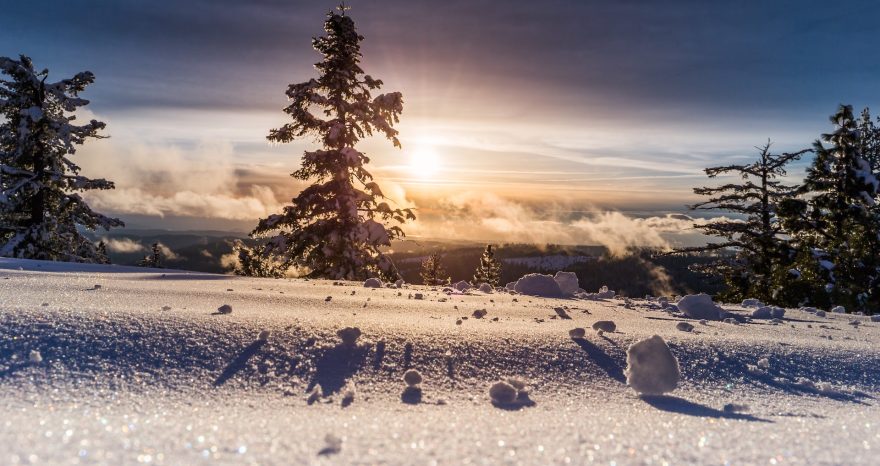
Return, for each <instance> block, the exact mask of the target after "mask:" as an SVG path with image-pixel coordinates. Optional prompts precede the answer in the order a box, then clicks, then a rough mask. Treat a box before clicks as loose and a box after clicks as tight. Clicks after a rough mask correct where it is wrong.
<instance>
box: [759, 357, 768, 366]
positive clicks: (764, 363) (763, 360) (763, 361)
mask: <svg viewBox="0 0 880 466" xmlns="http://www.w3.org/2000/svg"><path fill="white" fill-rule="evenodd" d="M758 367H760V368H761V369H769V368H770V360H769V359H767V358H761V359H759V360H758Z"/></svg>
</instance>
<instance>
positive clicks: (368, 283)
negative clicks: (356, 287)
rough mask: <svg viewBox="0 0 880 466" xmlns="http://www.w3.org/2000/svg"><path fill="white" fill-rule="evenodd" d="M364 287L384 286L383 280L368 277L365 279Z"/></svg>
mask: <svg viewBox="0 0 880 466" xmlns="http://www.w3.org/2000/svg"><path fill="white" fill-rule="evenodd" d="M364 288H382V280H379V279H378V278H375V277H374V278H368V279H366V280H364Z"/></svg>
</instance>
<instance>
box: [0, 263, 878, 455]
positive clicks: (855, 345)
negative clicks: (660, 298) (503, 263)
mask: <svg viewBox="0 0 880 466" xmlns="http://www.w3.org/2000/svg"><path fill="white" fill-rule="evenodd" d="M19 267H21V269H22V270H19ZM95 284H101V285H102V289H101V290H100V291H94V290H91V289H92V288H93V286H94V285H95ZM361 284H362V282H360V281H358V282H345V285H346V286H345V287H340V286H333V284H332V282H331V281H324V280H309V281H305V280H296V279H293V280H270V279H254V278H242V277H232V276H222V275H211V274H202V273H193V272H183V271H173V270H150V269H139V268H128V267H119V266H97V265H88V264H59V263H49V262H38V261H19V260H10V259H0V334H2V337H3V338H0V374H2V376H0V464H20V463H28V462H34V463H40V464H69V463H74V462H79V463H93V464H134V463H137V462H138V461H139V458H140V461H141V462H145V461H146V455H152V456H151V460H152V462H154V463H164V464H203V463H208V462H211V463H217V464H279V463H285V464H329V463H330V462H333V463H334V464H389V465H400V464H429V463H432V462H436V463H437V464H571V463H574V464H591V463H598V464H611V463H616V464H662V463H664V462H665V463H668V464H715V463H729V464H768V463H770V462H771V460H773V461H776V462H777V464H848V465H869V464H876V451H877V449H878V448H880V437H878V434H880V427H878V425H877V423H876V422H875V420H876V419H880V407H878V405H877V403H876V400H877V399H878V396H880V373H878V371H877V370H876V368H877V367H878V365H880V346H878V345H877V342H878V339H880V324H877V323H874V322H871V321H869V319H868V318H867V317H861V318H859V319H860V320H861V321H862V324H861V325H860V326H858V328H855V327H854V326H850V325H847V323H848V322H849V321H850V320H851V319H853V318H855V317H852V316H850V315H840V314H828V316H827V317H826V318H817V317H816V315H814V314H813V313H809V312H801V311H799V310H792V309H787V310H786V311H787V312H786V316H791V319H790V320H787V321H786V322H785V325H766V322H755V323H748V322H745V323H743V324H741V325H736V326H734V325H726V324H721V323H718V322H711V321H707V322H706V323H705V324H701V325H697V323H696V322H693V324H694V325H696V329H695V331H693V332H690V333H686V332H682V331H679V330H677V329H676V324H677V322H678V321H679V320H680V318H679V317H677V316H669V315H667V312H658V310H656V309H654V310H652V308H651V305H654V306H656V302H653V301H646V300H642V299H634V298H632V299H631V301H632V308H625V307H623V306H620V305H618V304H621V302H620V301H617V300H612V301H590V300H569V301H564V302H560V301H556V300H549V299H541V298H536V297H525V298H524V297H522V296H511V295H507V294H496V295H492V296H491V298H493V301H494V302H490V300H489V299H488V298H489V297H488V296H486V295H482V294H475V295H466V294H462V295H455V296H454V297H450V299H449V301H448V302H443V303H441V302H439V301H438V298H440V297H445V296H446V295H445V294H443V293H442V292H441V291H432V290H431V289H430V288H428V287H422V286H419V285H409V286H410V287H411V288H412V291H417V292H420V293H423V294H424V297H425V299H424V300H422V301H415V300H410V299H407V294H406V293H404V294H403V296H398V290H396V289H395V290H390V289H386V288H381V289H376V290H373V291H371V292H370V293H369V294H370V296H371V298H372V299H371V301H370V308H369V310H364V309H362V305H363V299H364V298H363V296H361V295H362V293H363V292H361V291H359V292H358V295H355V296H350V295H349V293H347V292H346V291H347V290H348V291H350V290H354V289H358V288H359V287H360V286H361ZM229 288H232V289H234V290H235V291H233V292H228V291H226V290H227V289H229ZM327 295H332V296H333V300H332V304H327V303H325V302H324V297H325V296H327ZM517 298H518V300H517V301H514V299H517ZM224 302H225V303H228V304H229V305H230V306H231V307H234V308H235V312H234V313H232V314H229V315H222V316H219V315H214V314H215V309H216V308H217V306H218V305H219V304H222V303H224ZM43 303H49V304H48V306H43ZM560 304H565V305H567V306H568V309H567V310H568V314H570V316H571V317H572V320H561V319H549V318H548V315H553V311H552V308H553V307H554V306H558V305H560ZM165 305H167V306H170V307H171V308H172V309H171V310H168V311H162V310H161V307H162V306H165ZM455 306H458V309H456V308H455ZM478 308H485V309H487V310H488V312H489V315H491V316H493V317H495V316H499V317H500V318H501V319H500V320H499V321H497V322H493V321H491V320H489V319H483V320H474V319H468V320H466V321H465V323H464V324H463V325H461V326H456V325H455V321H456V319H457V318H459V317H461V316H464V315H469V314H470V312H471V311H473V310H474V309H478ZM465 309H467V311H464V310H465ZM587 311H588V312H589V313H587ZM749 311H751V309H749ZM465 312H467V313H465ZM731 312H737V313H742V314H745V313H746V311H744V310H741V309H737V307H733V308H732V310H731ZM536 319H543V321H542V322H540V323H539V322H537V321H536ZM597 320H613V321H614V322H615V323H616V324H617V327H618V328H620V329H622V332H615V333H605V334H604V335H603V336H601V337H600V336H597V335H596V334H594V333H592V332H584V335H583V337H581V338H576V339H572V338H569V337H570V334H569V333H568V332H569V331H570V330H572V329H573V328H589V327H587V326H588V325H591V324H592V323H593V322H595V321H597ZM346 327H348V328H357V329H359V330H360V332H361V334H362V335H361V336H360V338H359V339H357V340H356V344H355V345H350V346H349V345H342V344H340V342H341V339H340V338H339V337H338V336H337V334H336V333H337V331H339V330H340V329H344V328H346ZM264 330H265V331H268V332H271V338H268V339H267V340H266V341H265V342H259V341H255V336H256V335H258V334H259V333H260V332H262V331H264ZM697 330H698V331H697ZM653 335H659V336H660V337H662V339H663V340H664V341H665V342H667V343H668V344H667V346H668V347H669V348H670V349H671V351H672V353H673V354H674V356H675V357H676V358H677V359H678V360H679V370H680V374H681V378H680V380H679V381H678V384H677V388H675V391H674V392H673V393H670V394H669V395H674V396H665V397H636V396H634V394H633V391H632V389H630V388H628V387H627V386H626V385H625V383H626V378H627V375H632V374H631V373H632V372H636V373H638V370H636V369H634V368H633V367H630V368H629V371H625V369H626V368H627V348H628V347H630V346H631V345H634V344H636V343H638V342H640V341H642V340H645V339H649V338H651V337H652V336H653ZM830 337H833V339H832V338H830ZM257 340H259V338H257ZM30 351H38V352H40V353H41V357H42V359H43V360H42V362H40V363H39V364H32V363H30V362H29V354H30ZM380 355H381V357H380ZM763 358H766V359H767V360H768V362H769V363H770V364H769V367H768V368H767V369H762V371H763V374H762V375H753V374H751V373H750V372H749V371H748V370H747V366H748V365H755V367H757V362H758V361H760V360H761V359H763ZM411 369H414V370H417V371H418V372H419V373H420V375H422V376H423V382H422V384H421V385H423V386H424V384H425V380H426V381H427V383H428V384H429V387H430V389H429V390H425V393H424V394H423V396H422V398H421V399H420V402H418V403H413V404H410V403H409V401H407V400H408V399H404V397H403V396H402V395H401V391H402V389H403V388H404V385H406V384H405V381H403V380H402V379H403V377H404V375H405V374H406V372H407V371H408V370H411ZM628 372H629V373H628ZM501 375H504V377H502V376H501ZM507 376H514V377H518V378H521V379H527V380H529V385H530V387H531V389H530V391H529V392H528V393H527V396H528V397H529V398H524V399H523V400H522V401H523V403H522V404H520V403H519V402H515V403H513V404H511V405H493V404H492V403H491V397H490V396H489V394H488V393H487V390H488V389H489V387H490V386H491V385H492V384H494V383H495V382H499V381H501V382H504V383H506V384H508V385H510V386H511V387H513V388H514V389H516V390H517V395H516V396H517V398H516V399H517V400H519V399H520V391H521V390H520V389H519V388H517V386H516V385H515V384H514V383H513V381H512V380H509V379H508V377H507ZM348 382H352V383H353V384H355V385H352V386H353V387H354V386H356V387H357V388H356V398H355V399H354V402H353V403H351V404H350V405H349V406H347V407H345V408H343V407H342V406H341V404H342V403H341V402H342V399H343V398H344V395H345V392H346V391H347V390H348V388H346V387H348ZM520 382H522V381H520ZM526 399H531V400H534V401H533V402H532V403H530V402H526V401H525V400H526ZM309 400H311V404H309ZM728 405H730V406H747V407H748V408H747V410H739V409H725V408H724V407H725V406H728ZM528 406H535V407H534V408H528ZM745 411H747V413H746V412H745ZM47 433H49V434H48V435H47ZM327 434H333V435H334V436H335V438H336V439H338V440H339V442H338V445H340V446H341V447H340V448H338V449H336V451H335V453H332V455H333V456H332V457H319V455H321V451H323V450H324V449H325V447H326V446H327V445H326V442H325V436H326V435H327ZM81 452H84V453H81ZM158 453H161V454H162V455H163V457H162V459H161V460H159V459H157V454H158ZM81 454H84V455H85V456H80V455H81ZM324 454H328V453H324ZM32 459H33V461H31V460H32Z"/></svg>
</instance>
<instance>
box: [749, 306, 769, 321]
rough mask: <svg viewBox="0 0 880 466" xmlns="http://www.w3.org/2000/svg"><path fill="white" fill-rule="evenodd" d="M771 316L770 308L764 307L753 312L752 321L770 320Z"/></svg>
mask: <svg viewBox="0 0 880 466" xmlns="http://www.w3.org/2000/svg"><path fill="white" fill-rule="evenodd" d="M771 315H772V312H771V309H770V307H769V306H762V307H759V308H757V309H755V310H754V311H752V319H769V318H770V316H771Z"/></svg>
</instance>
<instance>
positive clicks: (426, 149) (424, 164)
mask: <svg viewBox="0 0 880 466" xmlns="http://www.w3.org/2000/svg"><path fill="white" fill-rule="evenodd" d="M409 171H410V173H411V174H412V175H413V176H415V177H416V178H421V179H429V178H433V177H434V176H435V175H436V174H437V172H438V171H440V157H439V156H438V155H437V151H436V149H435V148H434V147H433V146H429V145H420V146H416V147H415V148H414V149H413V150H412V152H410V154H409Z"/></svg>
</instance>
